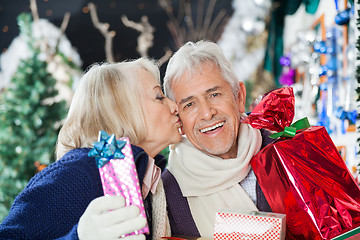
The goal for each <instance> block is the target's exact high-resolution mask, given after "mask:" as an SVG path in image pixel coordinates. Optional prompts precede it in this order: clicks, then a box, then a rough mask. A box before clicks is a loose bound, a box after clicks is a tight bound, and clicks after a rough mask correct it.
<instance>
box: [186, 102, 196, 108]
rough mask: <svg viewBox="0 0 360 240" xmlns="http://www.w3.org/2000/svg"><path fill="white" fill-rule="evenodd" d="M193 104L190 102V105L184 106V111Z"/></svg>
mask: <svg viewBox="0 0 360 240" xmlns="http://www.w3.org/2000/svg"><path fill="white" fill-rule="evenodd" d="M193 104H194V103H192V102H190V103H188V104H186V105H185V106H184V109H185V108H189V107H191V106H192V105H193Z"/></svg>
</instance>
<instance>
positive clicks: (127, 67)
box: [56, 58, 160, 159]
mask: <svg viewBox="0 0 360 240" xmlns="http://www.w3.org/2000/svg"><path fill="white" fill-rule="evenodd" d="M140 69H144V70H146V71H148V72H149V73H151V74H152V75H153V76H154V78H155V79H156V80H157V81H158V82H159V83H160V73H159V68H158V66H157V65H156V64H155V63H154V62H153V61H152V60H149V59H145V58H140V59H138V60H132V61H124V62H120V63H102V64H94V65H92V66H91V67H90V68H89V70H88V71H87V72H86V73H85V74H84V76H83V77H82V79H81V81H80V83H79V85H78V87H77V89H76V91H75V94H74V97H73V100H72V102H71V105H70V109H69V112H68V115H67V118H66V120H65V123H64V125H63V127H62V128H61V130H60V132H59V135H58V141H57V146H56V157H57V159H60V158H61V157H62V156H63V155H64V154H65V153H66V152H68V151H70V150H72V149H75V148H82V147H92V144H93V143H94V142H95V141H97V137H98V133H99V131H100V130H104V131H106V132H107V133H109V134H115V136H116V137H117V138H118V137H128V138H129V139H130V141H131V143H132V144H135V145H136V144H138V143H139V142H141V141H142V140H143V139H144V138H145V134H146V127H145V117H144V113H143V110H142V105H141V99H140V98H141V95H140V94H141V92H140V91H141V87H140V86H141V82H140V79H139V73H138V72H139V70H140Z"/></svg>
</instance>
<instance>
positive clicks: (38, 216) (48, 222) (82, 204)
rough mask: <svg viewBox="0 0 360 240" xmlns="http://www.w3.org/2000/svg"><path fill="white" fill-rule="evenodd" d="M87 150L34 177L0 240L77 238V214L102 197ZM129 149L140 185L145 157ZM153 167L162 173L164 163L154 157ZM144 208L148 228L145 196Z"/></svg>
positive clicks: (3, 225) (70, 154) (73, 153)
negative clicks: (156, 166) (154, 165)
mask: <svg viewBox="0 0 360 240" xmlns="http://www.w3.org/2000/svg"><path fill="white" fill-rule="evenodd" d="M89 150H90V149H89V148H79V149H74V150H71V151H69V152H68V153H67V154H65V155H64V157H63V158H61V159H60V160H59V161H56V162H55V163H53V164H51V165H49V166H48V167H46V168H45V169H44V170H42V171H41V172H39V173H38V174H36V175H35V176H34V177H33V178H32V179H31V180H30V181H29V183H28V185H27V186H26V187H25V189H24V190H23V191H22V192H21V193H20V194H19V195H18V196H17V197H16V199H15V201H14V203H13V205H12V207H11V209H10V213H9V215H8V216H7V217H6V218H5V219H4V221H3V222H2V223H1V225H0V239H41V240H43V239H78V236H77V224H78V221H79V219H80V217H81V215H82V214H83V213H84V211H85V209H86V207H87V206H88V205H89V203H90V202H91V201H92V200H93V199H95V198H97V197H100V196H103V195H104V194H103V190H102V186H101V180H100V174H99V170H98V168H97V166H96V163H95V160H94V158H90V157H88V152H89ZM132 150H133V154H134V159H135V163H136V168H137V171H138V175H139V181H140V184H142V181H143V178H144V175H145V170H146V167H147V161H148V155H147V154H146V153H145V152H144V151H143V150H142V149H141V148H139V147H136V146H132ZM155 164H156V165H158V166H159V167H160V168H161V169H162V170H163V169H164V168H165V165H166V160H165V158H164V157H162V156H161V155H158V156H156V157H155ZM144 205H145V208H146V211H147V215H148V222H149V225H151V217H150V216H151V204H150V199H149V197H147V199H145V200H144ZM150 229H151V228H150ZM147 239H151V235H148V236H147Z"/></svg>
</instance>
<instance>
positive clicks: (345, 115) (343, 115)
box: [336, 107, 358, 134]
mask: <svg viewBox="0 0 360 240" xmlns="http://www.w3.org/2000/svg"><path fill="white" fill-rule="evenodd" d="M357 116H358V113H357V111H356V110H353V111H345V110H344V108H343V107H339V108H338V109H337V111H336V117H337V118H339V119H340V120H342V122H341V132H342V133H343V134H345V133H346V129H345V120H349V122H350V124H355V122H356V118H357Z"/></svg>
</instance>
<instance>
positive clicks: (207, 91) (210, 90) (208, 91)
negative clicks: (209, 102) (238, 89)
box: [205, 86, 221, 93]
mask: <svg viewBox="0 0 360 240" xmlns="http://www.w3.org/2000/svg"><path fill="white" fill-rule="evenodd" d="M219 88H221V87H220V86H216V87H213V88H209V89H208V90H206V91H205V92H206V93H211V92H214V91H216V90H218V89H219Z"/></svg>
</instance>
